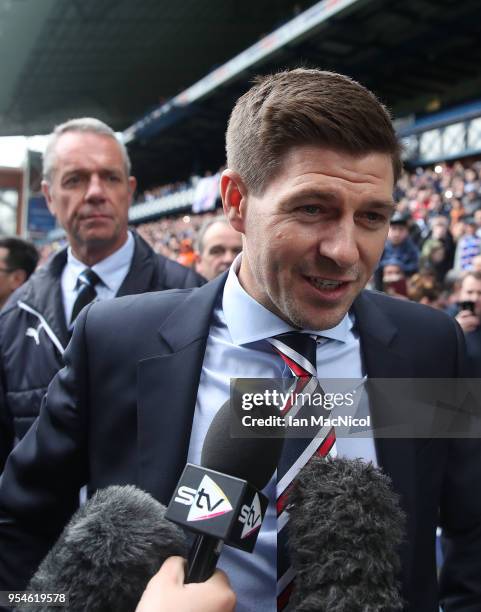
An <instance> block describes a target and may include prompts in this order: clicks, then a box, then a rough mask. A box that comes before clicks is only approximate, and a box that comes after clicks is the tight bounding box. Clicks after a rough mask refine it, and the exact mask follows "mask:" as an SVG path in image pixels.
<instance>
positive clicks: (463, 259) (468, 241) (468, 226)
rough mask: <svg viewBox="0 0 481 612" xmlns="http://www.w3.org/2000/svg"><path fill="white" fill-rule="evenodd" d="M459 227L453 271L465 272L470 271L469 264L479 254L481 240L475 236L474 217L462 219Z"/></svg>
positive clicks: (480, 251)
mask: <svg viewBox="0 0 481 612" xmlns="http://www.w3.org/2000/svg"><path fill="white" fill-rule="evenodd" d="M460 227H461V230H460V236H459V238H458V243H457V245H456V252H455V254H454V269H455V270H460V271H462V272H465V271H466V270H470V269H471V265H472V263H471V262H472V261H473V259H474V258H475V257H476V255H479V254H480V253H481V238H479V237H478V236H476V229H477V226H476V221H475V220H474V217H470V216H467V217H466V216H465V217H463V219H462V222H461V223H460Z"/></svg>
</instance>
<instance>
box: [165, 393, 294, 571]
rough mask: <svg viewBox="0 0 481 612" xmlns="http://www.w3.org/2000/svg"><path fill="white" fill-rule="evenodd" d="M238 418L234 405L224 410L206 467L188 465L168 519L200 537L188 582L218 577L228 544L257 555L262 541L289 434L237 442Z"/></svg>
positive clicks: (211, 435) (205, 451)
mask: <svg viewBox="0 0 481 612" xmlns="http://www.w3.org/2000/svg"><path fill="white" fill-rule="evenodd" d="M275 411H277V408H275V407H264V410H262V411H260V412H262V414H263V415H264V416H268V413H269V412H271V413H272V414H274V413H275ZM238 416H239V414H238V413H235V411H234V409H233V408H232V406H231V405H230V402H226V403H225V404H224V405H223V406H222V408H221V409H220V410H219V411H218V413H217V414H216V416H215V417H214V420H213V421H212V423H211V426H210V428H209V430H208V432H207V435H206V437H205V440H204V445H203V448H202V456H201V464H202V466H196V465H192V464H190V463H188V464H187V465H186V467H185V470H184V472H183V474H182V476H181V478H180V480H179V483H178V485H177V488H176V491H175V493H174V495H173V497H172V500H171V502H170V504H169V506H168V508H167V513H166V516H167V518H169V519H170V520H171V521H173V522H175V523H178V524H179V525H181V526H182V527H183V528H185V529H188V530H191V531H194V532H195V533H197V534H198V535H197V537H196V539H195V541H194V545H193V547H192V549H191V552H190V555H189V560H188V570H187V574H186V582H203V581H204V580H207V579H208V578H209V577H210V576H211V575H212V574H213V572H214V569H215V566H216V564H217V560H218V558H219V555H220V552H221V549H222V546H223V544H224V543H226V544H228V545H229V546H234V547H235V548H239V549H241V550H245V551H247V552H252V551H253V549H254V546H255V543H256V541H257V536H258V533H259V529H260V527H261V525H262V520H263V518H264V514H265V512H266V509H267V505H268V499H267V498H266V497H265V496H264V495H263V494H262V493H261V490H262V489H263V488H264V487H265V486H266V485H267V483H268V482H269V480H270V478H271V476H272V474H273V473H274V470H275V469H276V468H277V464H278V461H279V457H280V454H281V451H282V446H283V442H284V439H283V437H281V436H283V435H284V429H283V427H280V426H278V427H271V428H270V429H269V436H272V437H259V431H257V432H256V431H252V432H251V433H252V436H251V437H231V429H232V426H233V424H234V422H235V421H236V419H237V417H238ZM263 435H265V432H264V434H263Z"/></svg>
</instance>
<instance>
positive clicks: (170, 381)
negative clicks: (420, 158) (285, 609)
mask: <svg viewBox="0 0 481 612" xmlns="http://www.w3.org/2000/svg"><path fill="white" fill-rule="evenodd" d="M227 161H228V169H227V170H226V171H225V172H224V173H223V177H222V181H221V191H222V198H223V202H224V209H225V212H226V214H227V217H228V218H229V220H230V222H231V224H232V226H233V227H234V229H236V230H237V231H240V232H241V233H242V234H243V252H242V255H240V256H239V257H238V258H237V259H236V261H235V262H234V264H233V267H232V268H231V270H230V271H229V272H228V273H225V274H223V275H222V276H220V277H219V278H217V279H216V280H214V281H212V282H210V283H208V284H207V285H205V286H204V287H201V288H200V289H196V290H181V291H172V292H165V293H162V294H148V295H144V296H138V297H125V298H122V299H120V300H115V301H112V302H110V303H99V304H94V305H92V306H91V307H88V308H86V309H85V310H84V312H83V313H82V314H81V315H80V317H79V319H78V322H77V325H76V327H75V331H74V335H73V339H72V342H71V344H70V345H69V348H68V349H67V351H66V353H65V361H66V367H65V368H64V369H63V370H61V372H59V374H58V375H57V376H56V377H55V379H54V380H53V381H52V384H51V385H50V387H49V391H48V395H47V397H46V399H45V401H44V404H43V406H42V410H41V414H40V417H39V419H38V420H37V421H36V424H35V426H34V427H33V428H32V429H31V430H30V431H29V432H28V434H27V435H26V437H25V438H24V440H23V441H22V442H21V444H20V445H19V446H18V448H17V449H15V451H14V452H13V453H12V454H11V456H10V458H9V460H8V462H7V465H6V469H5V472H4V474H3V477H2V479H1V480H0V588H1V589H7V588H8V589H12V588H17V589H18V588H22V587H23V586H24V584H25V582H26V581H27V580H28V577H29V576H30V574H31V573H32V572H33V571H34V569H35V566H36V564H37V563H38V562H39V560H40V559H41V558H42V556H43V555H44V554H45V552H46V550H47V549H48V547H49V546H51V544H52V542H53V541H54V539H55V537H56V536H57V535H58V533H59V530H60V529H61V528H62V526H63V525H64V524H65V522H66V520H67V519H68V517H69V516H70V513H71V512H72V508H73V506H74V505H75V498H76V493H77V490H78V487H79V486H80V485H81V484H84V483H88V487H89V490H90V491H94V490H96V489H98V488H101V487H105V486H107V485H109V484H114V483H116V484H125V483H134V484H136V485H138V486H139V487H141V488H143V489H145V490H146V491H148V492H150V493H151V494H152V495H154V496H155V497H156V498H157V499H159V500H161V501H163V502H164V503H166V502H168V501H169V499H170V497H171V495H172V492H173V490H174V488H175V485H176V483H177V480H178V478H179V475H180V473H181V471H182V468H183V466H184V465H185V462H186V460H187V458H189V459H190V460H193V461H195V460H196V459H198V456H199V453H200V450H199V449H200V447H201V444H202V440H203V437H204V435H205V431H206V429H207V428H208V425H209V423H210V421H211V419H212V418H213V415H214V414H215V412H216V410H217V409H218V407H220V405H221V403H222V402H223V401H224V400H225V399H226V398H227V397H228V393H229V378H230V377H242V376H244V377H252V376H254V377H255V376H258V377H262V376H264V377H269V376H282V375H283V373H284V372H285V369H284V364H283V360H282V359H281V358H280V356H279V355H277V354H276V353H275V352H274V351H273V349H272V347H271V345H270V343H269V342H268V339H269V338H272V336H273V335H276V334H281V333H283V332H286V331H292V330H298V331H306V332H308V333H309V335H316V336H321V337H322V342H320V343H318V345H317V355H316V356H317V372H318V374H319V375H320V376H326V377H329V376H331V377H335V373H336V372H337V377H340V376H346V375H347V376H348V377H353V376H352V374H359V375H361V374H362V375H368V376H369V377H371V378H374V377H381V378H389V377H403V378H409V377H422V378H436V377H445V378H452V377H455V376H459V375H461V374H462V368H463V351H464V347H463V342H462V334H461V333H460V331H459V328H458V326H457V325H456V323H455V322H454V321H453V320H451V319H450V318H449V317H447V316H445V315H444V314H443V313H440V312H437V311H434V310H432V309H428V308H425V307H423V306H420V305H417V304H410V303H406V302H404V301H398V300H396V299H393V298H390V297H387V296H384V295H381V294H376V293H371V292H366V291H363V287H364V285H365V283H366V282H367V280H368V279H369V278H370V276H371V274H372V272H373V270H374V269H375V267H376V265H377V262H378V260H379V258H380V256H381V253H382V250H383V245H384V241H385V238H386V235H387V231H388V227H389V220H390V216H391V213H392V210H393V202H392V191H393V184H394V180H395V178H397V176H398V175H399V172H400V167H401V164H400V152H399V145H398V143H397V140H396V137H395V134H394V131H393V128H392V125H391V122H390V119H389V116H388V114H387V112H386V110H385V109H384V108H383V107H382V106H381V105H380V103H379V102H378V101H377V99H376V98H375V97H374V96H373V94H371V93H370V92H369V91H368V90H366V89H365V88H363V87H362V86H360V85H359V84H357V83H355V82H353V81H351V80H350V79H348V78H347V77H343V76H341V75H336V74H332V73H326V72H321V71H318V70H302V69H299V70H294V71H289V72H285V73H279V74H277V75H273V76H270V77H266V78H264V79H262V80H260V81H259V82H258V83H257V84H256V85H255V86H254V87H253V88H252V89H251V90H250V91H249V92H248V93H247V94H245V95H244V96H243V97H242V98H240V100H239V101H238V103H237V105H236V107H235V109H234V111H233V113H232V116H231V119H230V122H229V127H228V132H227ZM114 302H115V303H114ZM333 373H334V376H333ZM382 408H383V407H382V406H379V405H376V404H375V402H373V405H372V406H370V409H371V412H372V414H373V417H374V416H376V414H377V413H378V412H379V411H381V412H382ZM362 454H363V456H365V458H370V457H372V459H373V460H375V461H377V463H378V464H379V465H380V466H381V467H382V468H383V469H384V470H385V471H386V472H387V473H388V474H389V475H390V476H391V478H392V481H393V487H394V489H395V490H396V491H397V492H398V493H399V494H400V498H401V504H402V506H403V508H404V510H405V511H406V514H407V527H406V529H407V534H406V540H405V542H404V544H403V547H402V550H401V555H402V574H401V580H402V588H403V595H404V597H405V599H406V601H407V604H408V605H409V610H410V611H415V612H435V611H437V609H438V600H439V597H441V599H442V601H443V602H444V604H445V609H446V610H449V611H450V612H452V611H457V612H461V611H464V612H468V610H473V611H474V610H476V609H478V608H480V607H481V586H480V583H479V579H478V577H479V575H480V574H481V571H480V570H481V555H480V550H481V548H480V538H481V496H480V495H479V493H478V484H479V476H480V471H481V453H480V447H479V444H478V443H477V441H472V440H460V441H458V440H452V441H451V440H426V439H420V440H409V439H400V440H392V439H391V440H381V439H379V440H375V441H374V440H371V441H370V442H367V443H366V446H365V448H364V449H363V451H362ZM268 493H269V494H270V493H271V491H268ZM271 501H273V499H272V496H271ZM268 514H269V513H268ZM438 520H440V522H441V524H442V526H443V529H444V534H445V536H446V544H447V548H446V561H445V566H444V570H443V575H442V578H441V593H440V594H439V592H438V583H437V576H436V564H435V557H434V550H435V547H434V544H435V534H436V527H437V524H438ZM275 547H276V539H275V524H274V530H271V531H269V528H268V524H267V523H266V525H265V526H263V530H261V534H260V535H259V541H258V545H257V547H256V551H255V554H253V555H251V556H250V557H249V556H248V558H246V557H239V556H235V555H234V553H232V555H231V556H230V558H228V559H226V563H227V565H225V566H224V568H227V573H228V575H229V577H230V579H231V581H232V584H233V587H234V590H235V591H236V593H237V599H238V610H246V611H247V610H253V609H262V610H274V609H275V607H276V604H275ZM223 554H224V553H223ZM229 554H230V553H227V556H228V555H229ZM241 554H242V553H239V555H241ZM230 570H232V571H230ZM249 570H250V571H249ZM246 576H247V578H246Z"/></svg>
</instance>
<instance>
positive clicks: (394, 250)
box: [380, 212, 419, 276]
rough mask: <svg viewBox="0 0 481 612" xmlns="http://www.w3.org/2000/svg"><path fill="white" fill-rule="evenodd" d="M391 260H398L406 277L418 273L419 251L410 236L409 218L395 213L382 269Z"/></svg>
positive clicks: (381, 264) (382, 261)
mask: <svg viewBox="0 0 481 612" xmlns="http://www.w3.org/2000/svg"><path fill="white" fill-rule="evenodd" d="M390 259H398V260H399V261H400V262H401V264H402V267H403V270H404V273H405V275H406V276H411V275H412V274H414V273H415V272H417V271H418V267H419V250H418V248H417V247H416V245H415V244H414V242H413V240H412V238H411V237H410V236H409V229H408V216H407V215H406V214H403V213H399V212H395V213H394V215H393V217H392V219H391V224H390V227H389V234H388V238H387V240H386V244H385V246H384V252H383V255H382V258H381V263H380V267H381V268H382V267H384V265H385V262H386V261H387V260H390Z"/></svg>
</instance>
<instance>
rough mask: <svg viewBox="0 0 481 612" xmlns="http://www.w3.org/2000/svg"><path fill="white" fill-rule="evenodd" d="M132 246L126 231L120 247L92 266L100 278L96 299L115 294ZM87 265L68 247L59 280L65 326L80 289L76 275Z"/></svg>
mask: <svg viewBox="0 0 481 612" xmlns="http://www.w3.org/2000/svg"><path fill="white" fill-rule="evenodd" d="M134 248H135V242H134V237H133V236H132V234H131V233H130V232H128V236H127V240H126V241H125V243H124V244H123V245H122V246H121V247H120V249H118V250H117V251H115V253H112V255H109V256H108V257H106V258H105V259H102V261H99V262H98V263H96V264H95V265H94V266H92V270H93V271H94V272H95V273H96V274H97V276H98V277H99V278H100V280H101V282H100V283H98V284H97V285H96V286H95V291H96V292H97V298H96V300H106V299H109V298H113V297H115V296H116V294H117V291H118V290H119V289H120V286H121V284H122V283H123V281H124V279H125V277H126V276H127V272H128V271H129V268H130V264H131V262H132V257H133V256H134ZM87 267H88V266H86V265H85V264H84V263H82V262H81V261H79V260H78V259H77V258H76V257H75V255H74V254H73V253H72V249H71V247H68V250H67V263H66V265H65V267H64V269H63V271H62V277H61V280H60V282H61V287H62V297H63V307H64V312H65V321H66V322H67V327H68V326H69V323H70V319H71V316H72V310H73V305H74V303H75V299H76V298H77V295H78V292H79V289H80V285H79V283H78V277H79V274H80V273H81V272H83V271H84V270H85V269H86V268H87Z"/></svg>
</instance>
